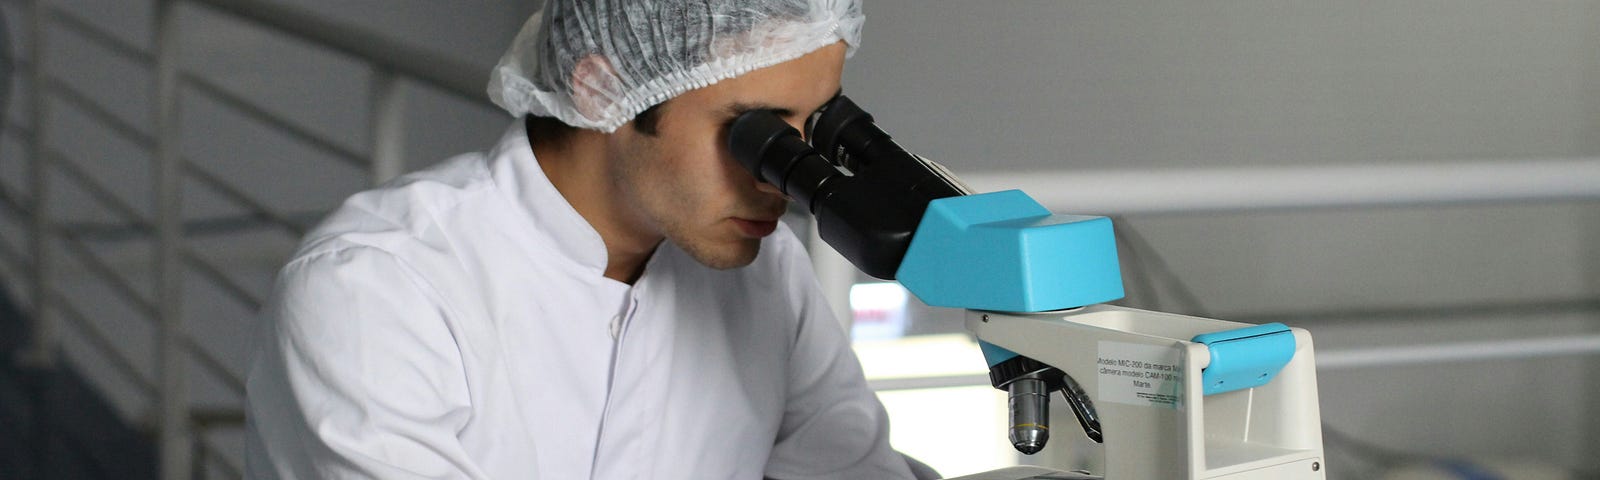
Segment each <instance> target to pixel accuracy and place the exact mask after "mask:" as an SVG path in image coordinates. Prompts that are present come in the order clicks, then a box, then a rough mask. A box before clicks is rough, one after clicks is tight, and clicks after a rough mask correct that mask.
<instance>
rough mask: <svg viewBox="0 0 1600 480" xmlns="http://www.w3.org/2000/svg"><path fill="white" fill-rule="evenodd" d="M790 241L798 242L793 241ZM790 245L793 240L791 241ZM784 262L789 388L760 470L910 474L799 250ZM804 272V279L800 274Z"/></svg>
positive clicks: (786, 478)
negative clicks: (795, 301) (793, 321)
mask: <svg viewBox="0 0 1600 480" xmlns="http://www.w3.org/2000/svg"><path fill="white" fill-rule="evenodd" d="M796 243H797V242H796ZM796 248H798V246H797V245H796ZM788 257H789V258H790V259H791V260H793V261H790V262H787V263H788V264H787V265H785V270H786V271H787V272H788V273H789V274H790V275H789V278H790V279H791V281H794V283H798V284H799V285H793V286H791V289H792V293H791V294H792V295H796V297H791V298H799V299H801V300H800V304H799V306H800V308H799V321H798V324H797V328H796V331H795V341H794V344H793V348H792V350H791V351H790V356H789V391H788V394H787V396H788V398H787V405H786V406H785V409H784V416H783V423H782V425H781V426H780V427H779V433H778V439H777V443H776V444H775V445H774V447H773V450H772V454H771V456H770V457H769V458H768V461H767V468H766V476H767V477H768V478H772V479H777V480H822V479H862V478H872V479H910V478H912V475H911V471H910V467H909V466H908V465H907V464H906V460H905V458H904V457H902V456H901V455H900V454H899V453H897V452H895V451H894V450H893V449H892V448H891V447H890V445H889V415H888V413H887V412H885V411H884V409H883V404H882V403H881V402H879V401H878V397H877V395H876V394H874V393H873V392H872V390H871V389H869V388H867V382H866V379H865V377H864V376H863V375H862V372H861V364H860V362H859V361H858V360H857V359H856V355H855V351H853V350H851V348H850V339H849V337H848V336H847V335H845V332H844V328H843V327H842V326H841V325H840V324H839V322H838V321H837V320H836V319H834V316H833V313H832V310H831V309H830V308H829V307H828V304H827V301H826V300H825V299H824V298H823V296H822V289H821V287H820V286H818V285H817V280H816V275H815V274H813V273H812V271H811V264H810V262H809V261H806V258H807V257H806V256H805V255H804V254H803V253H799V254H796V255H790V256H788ZM800 280H803V281H800Z"/></svg>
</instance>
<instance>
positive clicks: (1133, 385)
mask: <svg viewBox="0 0 1600 480" xmlns="http://www.w3.org/2000/svg"><path fill="white" fill-rule="evenodd" d="M1095 371H1096V372H1098V373H1099V374H1098V375H1097V376H1098V377H1100V397H1099V398H1097V399H1096V400H1098V401H1101V402H1116V403H1123V404H1128V405H1138V406H1141V407H1160V408H1173V409H1176V408H1183V368H1182V365H1181V364H1179V362H1178V349H1177V347H1176V346H1167V347H1160V346H1155V345H1144V344H1138V343H1123V342H1108V341H1101V342H1100V356H1099V358H1097V359H1096V360H1095Z"/></svg>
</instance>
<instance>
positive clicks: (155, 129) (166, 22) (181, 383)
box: [0, 0, 494, 480]
mask: <svg viewBox="0 0 1600 480" xmlns="http://www.w3.org/2000/svg"><path fill="white" fill-rule="evenodd" d="M4 1H6V2H7V3H10V4H13V5H17V6H20V7H22V8H25V9H27V11H28V12H29V15H28V18H27V21H26V24H27V25H28V27H27V29H26V35H27V36H28V37H29V38H30V40H31V41H30V42H29V43H30V45H31V47H30V49H29V51H28V52H27V54H26V55H27V58H26V59H25V60H22V61H19V62H17V67H18V70H19V71H20V72H23V73H25V74H26V75H29V78H30V79H31V80H32V82H31V83H32V85H33V87H34V88H33V91H31V92H27V93H28V99H29V101H28V104H29V107H30V111H31V117H32V118H31V122H30V123H31V125H30V126H28V127H22V126H13V125H7V126H6V128H7V129H8V130H11V132H9V133H12V134H14V135H16V136H18V137H19V138H24V139H26V140H27V142H28V148H29V150H30V153H31V154H30V161H29V163H28V167H27V168H28V182H27V183H28V184H29V186H30V188H29V193H28V196H27V198H0V202H3V203H5V204H6V205H5V206H7V207H10V210H12V211H14V212H20V213H21V214H22V215H24V216H26V217H28V219H29V225H30V227H31V228H30V230H31V232H30V233H31V236H30V238H31V242H30V243H29V247H28V250H29V251H28V252H27V254H26V255H23V254H22V253H19V252H15V251H12V250H11V249H10V248H9V247H8V246H6V245H3V244H0V260H3V261H5V263H7V264H8V266H9V267H12V268H13V270H14V271H23V272H27V278H28V280H27V281H28V283H29V284H30V288H29V292H30V293H29V295H28V299H29V300H30V302H28V308H29V309H30V310H31V312H30V317H31V318H33V322H34V325H33V338H32V339H31V342H30V347H29V349H28V352H27V354H26V355H25V358H24V359H23V361H26V362H28V363H30V364H33V365H35V366H39V367H51V366H53V365H54V364H55V362H57V361H58V357H59V350H60V343H61V338H62V334H63V329H64V328H70V329H72V330H73V331H74V332H75V333H77V334H79V335H81V336H82V337H83V338H84V339H85V340H86V341H87V343H88V344H89V345H90V346H91V347H92V348H94V349H95V350H98V351H99V352H100V353H101V354H103V355H106V356H107V357H108V358H110V359H111V364H112V366H113V368H114V369H115V370H116V371H117V372H118V374H119V375H121V376H123V377H125V379H126V380H127V381H129V382H130V383H132V384H133V385H135V387H136V388H137V389H138V390H139V391H141V392H143V393H144V394H146V395H149V397H150V398H151V399H152V400H154V403H155V405H156V407H155V409H154V411H153V412H152V415H151V418H149V419H148V420H149V424H150V426H152V427H153V428H154V433H155V438H156V439H157V441H158V447H159V452H160V453H159V458H160V466H159V470H160V475H161V478H163V479H169V480H178V479H185V480H186V479H190V478H195V476H196V473H197V472H200V469H205V468H207V467H208V466H210V465H217V466H221V467H222V468H224V469H225V470H226V473H227V474H229V475H231V476H235V477H237V476H241V475H242V472H240V468H239V463H238V460H237V459H232V458H223V457H222V456H221V455H219V454H218V453H217V452H214V451H211V450H210V449H209V448H208V447H207V446H206V444H205V443H204V442H202V441H201V438H202V435H203V430H205V429H208V428H215V427H232V428H237V427H239V426H240V425H242V423H243V418H244V417H243V413H242V412H241V411H239V410H237V409H225V410H221V411H210V410H198V409H194V408H191V407H190V406H189V392H188V391H187V388H186V383H187V382H186V379H187V377H188V376H189V374H190V372H188V371H186V365H188V363H189V362H190V361H195V362H197V363H198V364H199V365H200V366H202V367H204V370H205V373H207V374H210V375H212V376H214V377H216V378H217V379H219V380H220V381H221V382H222V384H223V385H226V386H227V387H228V388H229V389H230V390H232V391H233V392H234V393H237V394H239V395H243V393H244V380H243V379H242V378H240V377H239V376H238V375H236V374H234V373H233V372H231V371H229V370H228V369H227V368H225V367H224V366H223V365H224V364H223V362H221V361H220V360H219V359H217V358H215V357H214V356H213V355H212V354H210V353H209V352H207V351H206V350H204V349H202V348H200V346H199V345H198V344H197V343H196V342H195V341H194V339H192V338H189V337H188V336H187V335H186V334H185V333H184V332H185V329H184V318H183V315H182V311H181V309H182V298H183V282H184V276H185V275H186V274H187V273H188V272H191V271H192V272H194V273H198V274H200V275H201V277H203V278H204V279H205V280H207V281H210V282H212V283H214V284H216V285H217V286H219V287H220V288H221V290H223V291H224V292H227V294H228V295H229V296H230V297H232V298H233V299H234V300H236V301H238V302H240V303H241V304H243V305H245V306H247V307H249V308H250V309H252V310H257V309H259V308H260V307H261V305H262V302H263V301H264V299H263V298H262V295H261V294H260V292H254V291H252V289H250V288H247V287H245V286H243V285H241V284H239V283H238V282H237V281H235V280H233V279H232V278H231V277H229V276H228V275H227V274H226V273H225V271H224V269H223V268H222V267H221V266H219V265H217V264H215V263H213V262H211V261H209V260H206V259H204V258H202V257H201V256H199V255H197V254H196V253H195V252H194V251H193V250H191V249H190V248H189V247H188V246H187V243H186V242H185V227H184V225H183V216H182V207H183V199H184V192H183V191H182V188H181V186H182V184H183V182H184V180H194V181H195V182H196V183H198V184H201V185H204V186H205V187H206V188H208V189H210V190H213V191H214V192H215V193H218V194H220V195H221V196H223V197H224V198H227V199H228V200H229V201H232V202H234V203H236V204H238V205H240V206H242V207H244V208H245V209H247V210H249V211H250V214H251V215H252V216H253V217H255V218H257V219H259V220H261V221H263V222H265V223H267V224H270V225H274V226H276V227H278V228H281V229H283V230H284V231H286V232H288V233H291V234H294V235H297V236H298V235H303V234H304V233H305V232H306V226H305V225H304V224H302V223H300V222H298V221H295V220H294V219H292V218H291V215H289V214H287V213H284V212H280V211H277V210H274V209H273V208H271V207H269V206H267V205H268V203H267V202H265V201H262V200H261V199H256V198H252V197H251V196H250V195H248V194H246V193H245V191H244V190H243V189H241V188H239V187H238V186H237V184H236V183H234V182H232V181H230V180H229V179H226V178H222V177H219V176H217V175H214V174H212V173H209V172H207V171H206V170H205V169H203V168H199V167H198V166H197V165H199V162H200V160H197V159H191V158H186V157H185V156H184V155H183V154H182V153H181V150H180V145H181V143H180V142H181V140H182V138H183V137H182V135H183V132H182V130H181V129H182V123H181V118H180V115H181V112H179V107H178V106H179V100H180V96H181V95H184V94H199V95H202V96H206V97H208V98H210V99H213V100H216V101H218V102H219V103H221V104H223V105H225V106H227V107H229V108H231V109H233V110H235V111H237V112H239V113H241V114H243V115H245V116H247V117H249V118H251V119H252V120H254V121H256V122H259V123H261V124H263V125H266V126H268V127H269V128H272V129H275V130H278V131H281V132H283V133H285V134H287V135H289V136H291V137H294V138H296V139H298V140H299V141H302V142H304V143H306V144H307V145H310V146H312V147H314V148H318V149H320V150H323V151H325V152H327V153H330V154H331V155H332V156H333V157H335V158H337V159H339V160H340V161H343V162H346V163H350V164H353V165H356V166H359V167H361V168H364V169H366V170H368V172H369V177H370V178H371V179H372V182H373V183H379V182H383V181H386V180H388V179H390V178H393V177H395V176H398V175H399V174H400V173H401V171H402V170H403V169H404V168H405V152H404V145H405V139H404V137H403V135H404V132H405V126H406V123H405V122H406V108H405V97H406V95H405V94H406V86H407V84H408V83H407V82H418V83H422V84H427V85H430V86H433V87H436V88H437V89H439V90H441V91H443V92H446V93H447V94H451V95H454V96H456V97H458V98H461V99H464V100H466V101H468V102H471V103H476V104H480V105H482V106H483V107H485V108H491V109H492V108H494V107H493V106H492V105H490V104H489V102H488V101H487V99H485V98H483V93H482V92H483V86H484V85H487V82H488V72H486V71H483V70H482V69H479V68H476V67H474V66H471V65H469V64H466V63H464V62H461V61H459V60H457V59H455V58H452V57H447V56H441V55H438V54H436V53H433V52H429V51H425V50H420V49H416V48H412V47H408V46H406V45H403V44H400V43H398V42H395V41H392V40H389V39H387V38H384V37H381V36H378V35H374V34H371V33H369V32H365V31H362V30H361V29H358V28H351V27H350V26H348V25H342V24H339V23H337V22H333V21H329V20H328V19H326V18H323V17H320V16H318V15H315V14H312V13H310V12H307V11H303V10H300V9H298V8H296V7H292V6H286V5H283V4H280V3H275V2H269V1H261V0H155V3H154V7H155V11H154V15H153V25H152V26H153V30H152V32H153V36H154V38H153V39H152V42H151V45H152V48H150V49H149V50H146V49H143V48H141V47H139V46H137V45H134V44H131V43H129V42H125V41H123V40H122V39H121V38H120V37H118V36H117V35H115V34H113V33H112V32H109V31H106V30H104V29H103V28H101V27H99V26H96V25H95V24H93V23H91V22H88V21H86V20H84V19H83V18H82V17H80V16H78V15H77V14H75V13H73V12H72V11H70V10H69V9H67V8H65V7H63V6H59V5H56V4H54V3H53V2H51V1H50V0H4ZM186 8H201V9H208V10H210V11H213V12H220V13H223V14H227V15H230V16H232V17H234V18H237V19H240V20H244V21H247V22H251V23H253V24H255V25H258V26H261V27H265V28H267V29H271V30H273V31H275V32H276V33H278V34H281V35H285V36H288V37H293V38H296V39H298V40H301V41H305V42H309V43H312V44H315V45H318V46H320V47H322V48H326V49H329V50H332V51H335V52H339V53H341V54H344V55H345V56H347V57H349V58H351V59H354V60H357V61H360V62H364V63H367V64H368V65H370V66H371V68H372V84H371V87H370V88H371V89H372V92H373V95H372V99H373V100H372V105H371V110H370V112H369V114H370V124H369V130H370V138H371V144H370V145H369V150H368V151H366V152H357V151H351V150H349V149H347V148H345V147H342V146H340V145H339V143H337V142H334V141H332V140H329V139H328V138H327V137H326V136H324V135H323V134H320V133H318V132H314V131H312V130H311V129H308V128H306V127H304V126H301V125H298V124H296V123H294V122H293V121H291V120H289V119H287V118H284V117H282V116H280V115H276V114H273V113H270V112H268V111H267V110H266V109H264V108H262V107H261V106H259V105H257V104H255V103H253V102H251V101H249V100H246V99H245V98H244V97H243V96H241V95H238V94H235V93H232V92H230V91H228V90H227V89H226V88H224V87H222V86H220V85H217V84H216V83H214V82H212V81H210V80H208V79H206V78H203V77H200V76H198V75H195V74H192V73H190V72H188V71H186V70H185V69H184V68H183V67H182V66H181V65H180V64H179V57H178V50H179V48H181V45H182V43H183V41H184V38H183V32H181V31H179V28H178V22H177V18H178V17H177V16H178V15H179V13H180V12H179V11H180V10H182V9H186ZM51 27H58V28H60V29H62V30H65V31H70V32H72V33H73V34H74V36H76V37H80V38H82V39H84V40H86V41H88V42H91V43H93V44H96V45H98V46H100V47H104V48H105V49H106V50H107V51H110V52H113V53H114V54H115V55H118V56H121V57H123V58H124V59H126V60H129V61H131V62H135V63H137V64H139V65H143V66H145V67H147V68H150V69H151V71H152V73H153V74H154V75H153V76H154V77H155V79H156V82H155V88H154V89H153V90H152V91H151V92H149V95H150V98H151V99H152V102H151V104H152V105H153V107H152V109H151V110H152V111H151V113H150V115H151V117H150V123H149V125H150V127H149V128H144V127H141V126H140V125H138V124H135V123H133V122H130V121H128V120H125V119H123V118H121V117H119V116H117V115H116V114H114V113H112V112H111V111H110V110H109V109H107V108H106V107H105V106H104V104H103V103H101V102H99V101H97V100H96V99H94V98H93V96H92V95H90V94H88V93H86V92H83V91H80V90H78V89H77V88H75V87H73V86H71V84H69V83H68V82H66V81H63V80H62V79H61V78H59V77H56V76H54V75H53V74H52V73H51V72H49V71H48V69H46V68H41V66H42V65H46V62H45V61H44V60H45V58H46V56H47V55H49V54H50V51H51V50H50V47H49V45H50V44H51V43H52V42H53V41H54V39H52V38H50V35H48V34H47V30H49V29H50V28H51ZM52 99H54V100H56V101H59V102H61V103H63V104H66V105H68V106H70V107H71V108H74V109H76V110H79V111H81V112H83V113H84V114H86V115H87V116H88V117H90V118H92V119H94V120H95V121H96V122H98V123H99V124H100V125H101V127H103V128H105V129H106V130H108V131H111V132H113V133H114V134H116V135H118V136H120V137H122V138H124V139H126V140H129V141H130V142H132V143H133V144H135V145H138V146H140V147H141V148H143V149H145V150H146V151H148V152H150V153H151V154H152V157H153V158H154V159H155V161H154V175H153V176H152V178H153V187H154V188H153V192H154V195H153V198H152V199H151V201H152V202H153V203H154V205H155V207H156V208H155V209H154V212H155V214H154V218H146V216H145V215H143V214H140V213H139V211H140V209H138V208H134V207H133V206H132V205H129V204H127V203H126V202H124V201H122V200H121V199H119V198H117V197H116V196H115V195H113V194H111V193H110V192H111V190H110V189H109V188H108V187H107V186H105V185H103V184H102V183H100V182H99V181H97V180H95V179H94V178H93V177H92V176H90V175H89V174H88V173H87V171H86V170H85V169H83V168H81V167H79V166H78V165H79V164H78V163H77V162H75V161H73V159H71V158H69V157H68V156H67V155H66V154H64V153H63V152H61V151H59V150H58V149H56V148H54V147H52V146H51V141H52V139H51V134H52V132H50V131H49V129H48V128H44V127H42V126H45V125H49V124H50V122H49V118H50V115H51V114H52V112H51V110H52V108H53V107H52V102H51V100H52ZM55 175H60V176H61V177H60V178H62V179H65V180H67V181H70V182H73V183H74V184H75V185H76V186H78V187H80V188H82V189H83V190H84V191H86V192H88V193H89V195H90V196H91V197H93V198H94V199H95V201H96V202H97V203H99V204H100V206H101V207H103V208H104V209H106V210H107V211H109V212H110V213H112V214H113V215H114V216H116V217H118V218H120V220H121V221H122V222H124V223H125V224H127V225H129V226H131V227H132V228H133V229H135V230H138V231H140V232H142V233H144V234H148V235H151V236H152V237H153V238H154V239H155V244H156V247H155V252H154V254H155V255H154V257H155V268H154V271H155V275H154V285H155V295H154V298H147V297H146V296H144V295H142V294H141V293H139V289H137V288H135V286H134V285H132V284H130V283H129V282H128V281H126V280H124V279H123V278H122V277H120V276H119V275H118V274H117V273H116V272H115V271H114V269H113V268H112V266H111V265H110V264H109V262H107V261H106V260H105V259H103V258H100V257H99V256H97V255H96V254H95V253H94V252H92V251H91V250H90V248H88V246H87V245H86V244H85V243H84V242H83V241H82V240H81V239H79V238H77V237H76V236H75V235H74V234H73V233H72V232H70V231H68V230H67V229H66V228H64V226H63V225H62V224H61V223H60V221H61V220H60V219H59V218H55V216H54V215H52V212H51V211H50V210H49V208H47V206H48V205H49V201H48V200H49V199H50V198H52V197H51V195H52V192H50V191H49V190H48V185H49V184H50V181H51V180H52V177H54V176H55ZM58 250H63V251H65V252H66V253H67V254H68V255H70V256H72V257H74V258H76V259H77V260H79V261H81V262H82V263H84V264H85V265H87V266H88V270H89V274H90V275H91V276H92V277H93V278H95V279H96V280H97V281H100V282H103V283H105V284H106V285H108V286H110V288H111V290H112V291H113V292H116V294H117V295H118V296H119V297H121V299H122V300H126V301H127V302H128V303H129V304H130V305H133V306H134V307H133V309H132V313H131V316H132V317H135V318H139V319H141V320H144V321H149V322H153V323H154V324H155V325H156V327H157V331H158V335H157V338H158V341H157V348H156V357H157V359H156V364H157V365H158V370H157V378H147V377H146V376H145V375H143V374H141V373H140V372H139V371H138V370H137V369H135V368H133V365H134V364H135V362H133V361H132V359H130V358H127V356H126V354H125V353H123V352H122V351H121V350H120V349H119V348H117V346H116V342H115V340H114V338H113V337H112V335H110V334H108V333H106V332H104V331H102V330H101V329H100V328H98V327H97V326H96V325H95V324H94V323H93V322H90V321H89V320H88V319H87V317H86V315H85V314H84V313H83V312H81V311H80V310H79V309H78V308H77V307H76V306H75V305H74V303H73V301H72V298H71V297H70V296H69V295H68V294H67V293H66V292H62V291H60V290H59V288H58V287H56V286H54V281H55V279H56V275H57V273H58V272H57V270H58V268H59V267H58V266H57V265H56V263H57V262H56V259H55V255H56V254H57V251H58ZM119 320H120V319H119Z"/></svg>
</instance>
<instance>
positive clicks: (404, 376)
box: [247, 0, 910, 479]
mask: <svg viewBox="0 0 1600 480" xmlns="http://www.w3.org/2000/svg"><path fill="white" fill-rule="evenodd" d="M861 20H862V17H861V13H860V7H859V5H858V4H856V3H855V2H848V1H834V0H809V1H808V0H784V1H771V2H763V1H749V0H745V1H696V2H690V1H658V2H648V1H621V2H607V1H599V0H567V1H558V0H552V1H551V2H548V3H547V5H546V7H545V11H544V12H543V14H542V15H539V16H535V18H534V19H532V20H530V21H529V22H528V25H527V26H526V27H524V31H523V33H522V34H520V35H519V36H518V38H517V40H516V42H515V44H514V45H513V47H512V49H511V52H510V53H508V54H507V56H506V59H505V60H503V61H502V62H501V65H500V67H499V68H497V70H496V72H495V81H494V83H493V84H492V85H491V96H493V97H494V98H495V100H496V102H497V103H498V104H500V105H501V106H503V107H505V108H506V109H507V110H508V111H510V112H511V113H512V114H514V115H518V116H522V117H524V120H523V121H519V122H517V123H516V124H515V125H514V126H513V127H512V128H511V129H510V130H509V131H508V132H507V133H506V134H505V136H504V137H503V138H502V139H501V141H500V142H499V144H498V145H497V146H495V147H494V148H493V149H492V150H490V151H488V152H486V153H483V154H478V155H467V156H463V157H458V158H456V159H453V160H451V161H448V162H446V163H444V164H442V165H440V166H438V167H435V168H433V169H430V170H427V171H424V172H419V173H416V174H412V175H408V176H406V177H403V178H402V179H400V180H399V181H397V182H394V183H391V184H389V185H386V186H384V187H382V188H380V189H378V190H374V191H368V192H363V193H361V194H358V195H355V196H354V197H351V199H350V200H349V201H347V202H346V204H345V205H344V206H343V207H342V208H340V209H339V210H338V211H336V212H335V213H334V214H333V215H331V216H330V217H329V218H328V219H327V220H326V221H325V222H324V223H323V224H322V225H321V226H319V227H318V228H317V230H316V231H314V232H313V233H311V234H310V235H308V237H307V239H306V240H305V242H304V244H303V245H302V247H301V249H300V250H299V252H297V253H296V254H295V256H294V258H293V259H292V260H291V261H290V262H289V264H288V265H287V266H285V267H284V269H283V270H282V271H281V272H280V275H279V279H278V283H277V285H276V287H275V293H274V296H273V300H272V302H271V304H270V305H269V307H268V308H267V309H266V314H267V315H266V316H267V319H268V322H267V325H266V327H265V329H264V333H263V334H262V336H261V341H260V345H261V348H260V349H259V350H260V351H259V354H258V356H257V359H256V362H255V364H254V366H253V368H252V371H251V375H250V380H249V401H248V403H249V408H248V410H249V420H250V432H249V435H248V439H247V466H248V470H249V472H250V476H252V477H256V478H386V479H387V478H551V479H576V478H607V479H610V478H719V479H720V478H762V477H769V478H777V479H802V478H864V479H866V478H870V479H880V478H910V473H909V472H908V470H907V466H906V461H905V460H904V459H903V458H902V457H901V456H899V455H898V454H896V453H895V452H894V451H893V450H891V449H890V447H889V445H888V422H887V419H886V415H885V413H884V411H883V407H882V406H881V405H880V404H879V403H878V401H877V400H876V398H875V397H874V396H873V394H872V392H871V391H869V390H868V389H867V388H866V384H865V381H864V380H863V378H862V374H861V370H860V366H859V364H858V363H857V360H856V359H855V357H854V355H853V353H851V351H850V349H849V344H848V340H847V338H846V336H845V335H844V332H843V331H842V329H841V328H840V326H839V325H838V323H837V322H836V321H835V319H833V318H832V317H831V316H830V313H829V309H828V308H827V307H826V305H825V302H824V300H823V298H822V297H821V295H820V294H819V289H818V288H817V285H816V280H815V279H814V277H813V274H812V272H811V271H810V267H809V263H808V261H807V259H806V256H805V252H804V250H803V249H802V246H801V244H800V243H799V242H798V241H797V240H796V239H795V237H794V235H793V234H792V233H791V232H790V231H789V230H788V229H787V228H784V227H783V226H782V225H781V224H779V223H778V221H777V220H778V217H779V215H780V214H782V213H783V211H784V205H785V200H784V198H783V197H782V196H781V195H780V194H779V193H778V191H777V190H776V189H775V188H773V187H772V186H770V185H765V184H761V183H759V182H757V181H756V180H755V179H754V178H753V177H752V176H751V175H750V174H749V173H747V172H744V171H742V170H741V169H740V168H739V167H738V166H737V164H736V162H734V161H733V159H732V158H731V157H730V153H729V152H728V150H727V148H726V147H725V146H724V145H725V142H726V135H727V131H726V125H727V123H728V122H729V121H730V120H732V119H733V118H734V117H736V116H737V115H738V114H739V113H741V112H744V111H747V110H750V109H771V110H775V111H778V112H780V113H781V114H782V116H783V117H784V118H786V119H787V120H789V121H790V122H791V123H794V124H796V125H798V124H799V123H800V122H801V121H802V119H803V117H804V116H805V115H807V114H808V113H809V112H811V111H813V110H814V109H816V108H817V107H819V106H821V105H822V104H823V103H824V102H826V101H827V100H829V99H830V98H831V97H832V96H833V95H834V94H835V93H836V92H837V91H838V90H839V78H840V72H841V70H842V69H843V64H844V59H845V57H847V56H848V55H849V52H850V51H851V50H853V49H854V48H855V45H857V44H858V42H859V38H860V25H861Z"/></svg>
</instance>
